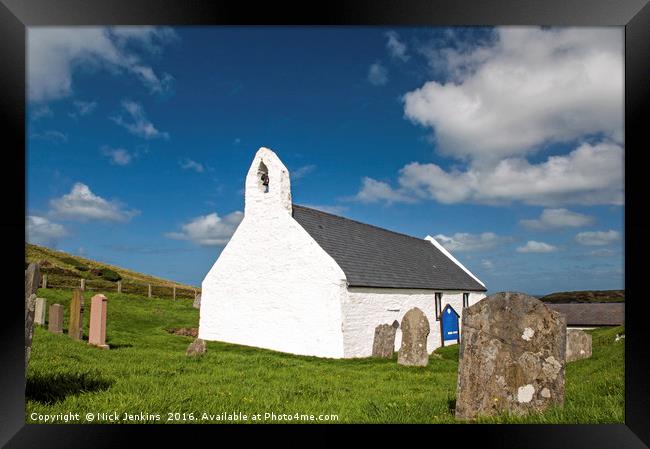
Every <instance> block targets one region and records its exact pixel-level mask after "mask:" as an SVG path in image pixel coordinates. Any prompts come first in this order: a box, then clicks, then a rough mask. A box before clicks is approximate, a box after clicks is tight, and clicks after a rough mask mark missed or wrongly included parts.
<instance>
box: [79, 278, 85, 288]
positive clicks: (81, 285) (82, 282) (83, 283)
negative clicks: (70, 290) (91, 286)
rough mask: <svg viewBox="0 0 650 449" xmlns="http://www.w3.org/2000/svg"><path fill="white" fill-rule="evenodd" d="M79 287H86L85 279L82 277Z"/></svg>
mask: <svg viewBox="0 0 650 449" xmlns="http://www.w3.org/2000/svg"><path fill="white" fill-rule="evenodd" d="M79 288H80V289H81V290H85V289H86V280H85V279H84V278H81V281H80V285H79Z"/></svg>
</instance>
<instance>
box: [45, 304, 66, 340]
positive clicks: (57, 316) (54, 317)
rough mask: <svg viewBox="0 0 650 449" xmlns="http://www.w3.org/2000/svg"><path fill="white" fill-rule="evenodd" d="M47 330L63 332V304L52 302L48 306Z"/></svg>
mask: <svg viewBox="0 0 650 449" xmlns="http://www.w3.org/2000/svg"><path fill="white" fill-rule="evenodd" d="M47 330H49V331H50V332H52V333H53V334H62V333H63V306H62V305H61V304H52V305H51V306H50V313H49V314H48V327H47Z"/></svg>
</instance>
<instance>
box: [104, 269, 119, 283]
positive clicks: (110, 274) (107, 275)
mask: <svg viewBox="0 0 650 449" xmlns="http://www.w3.org/2000/svg"><path fill="white" fill-rule="evenodd" d="M100 276H101V277H102V278H104V279H106V280H107V281H111V282H117V281H121V280H122V276H120V275H119V274H118V273H117V272H115V271H113V270H111V269H109V268H102V269H101V270H100Z"/></svg>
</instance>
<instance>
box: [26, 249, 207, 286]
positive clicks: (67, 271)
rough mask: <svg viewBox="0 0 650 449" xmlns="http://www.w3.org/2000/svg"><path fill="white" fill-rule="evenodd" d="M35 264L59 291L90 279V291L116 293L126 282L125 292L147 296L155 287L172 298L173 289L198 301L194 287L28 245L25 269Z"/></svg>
mask: <svg viewBox="0 0 650 449" xmlns="http://www.w3.org/2000/svg"><path fill="white" fill-rule="evenodd" d="M31 262H38V263H39V264H40V268H41V272H42V273H44V274H47V276H48V285H49V286H52V287H59V288H74V287H79V284H80V279H81V278H83V279H86V286H87V289H89V290H107V291H111V290H113V291H115V290H116V288H117V287H116V282H117V281H118V280H121V281H122V285H123V287H122V288H123V292H125V293H126V292H129V293H135V294H142V295H146V294H147V289H148V287H147V286H148V284H151V285H152V286H153V292H152V294H153V295H154V296H161V297H162V296H171V294H172V293H171V291H172V288H173V287H176V289H177V297H187V298H189V297H191V298H193V297H194V289H196V290H200V287H194V286H191V285H187V284H181V283H180V282H174V281H170V280H167V279H162V278H158V277H155V276H150V275H147V274H142V273H138V272H135V271H131V270H127V269H125V268H122V267H117V266H114V265H110V264H107V263H103V262H97V261H95V260H91V259H86V258H84V257H81V256H73V255H71V254H68V253H65V252H63V251H56V250H53V249H50V248H46V247H44V246H38V245H32V244H29V243H25V267H27V265H28V264H29V263H31Z"/></svg>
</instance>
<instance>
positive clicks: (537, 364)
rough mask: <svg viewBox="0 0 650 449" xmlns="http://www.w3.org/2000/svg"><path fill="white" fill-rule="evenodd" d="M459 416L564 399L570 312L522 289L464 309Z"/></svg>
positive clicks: (523, 409)
mask: <svg viewBox="0 0 650 449" xmlns="http://www.w3.org/2000/svg"><path fill="white" fill-rule="evenodd" d="M462 329H463V335H462V338H461V340H460V348H459V363H458V383H457V391H456V418H457V419H475V418H476V417H478V416H490V415H498V414H502V413H512V414H514V415H525V414H528V413H530V412H541V411H543V410H545V409H546V408H548V407H550V406H552V405H562V404H563V403H564V359H565V349H566V318H565V316H564V315H562V314H560V313H559V312H556V311H554V310H551V309H550V308H549V307H547V306H546V305H545V304H544V303H543V302H541V301H540V300H538V299H536V298H533V297H532V296H528V295H525V294H523V293H516V292H501V293H497V294H495V295H492V296H488V297H487V298H484V299H482V300H481V301H479V302H478V303H476V304H474V305H472V306H471V307H468V308H466V309H465V310H464V313H463V323H462Z"/></svg>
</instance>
